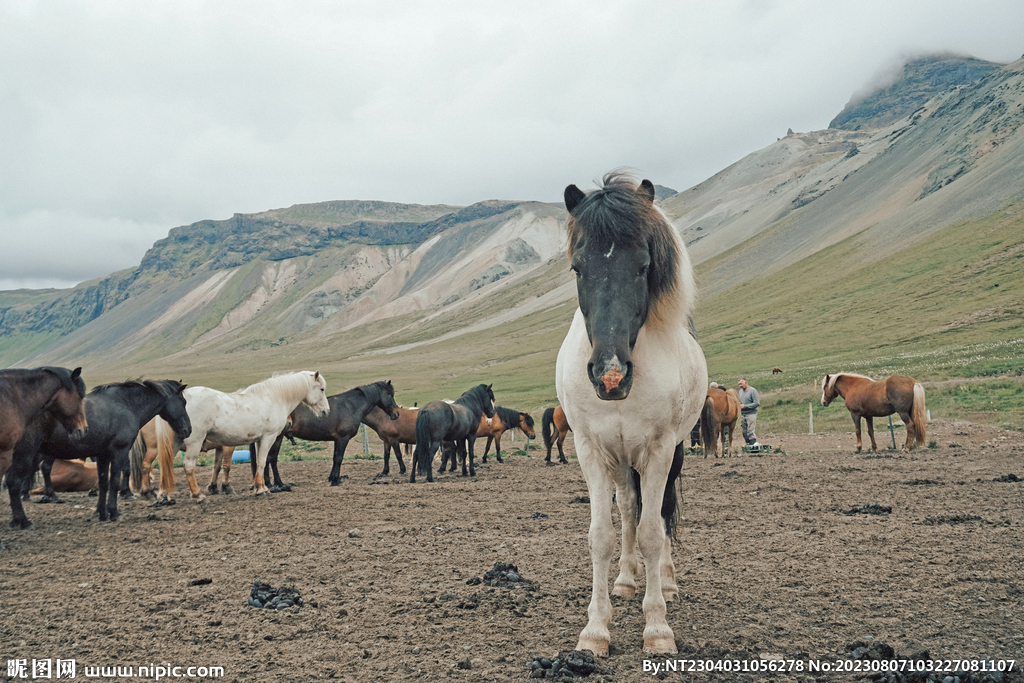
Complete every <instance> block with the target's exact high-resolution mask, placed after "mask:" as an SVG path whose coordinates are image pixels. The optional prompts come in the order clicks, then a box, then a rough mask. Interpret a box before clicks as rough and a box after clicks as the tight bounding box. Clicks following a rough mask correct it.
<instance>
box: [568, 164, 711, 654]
mask: <svg viewBox="0 0 1024 683" xmlns="http://www.w3.org/2000/svg"><path fill="white" fill-rule="evenodd" d="M654 194H655V192H654V185H652V184H651V182H650V181H649V180H644V181H643V182H641V183H640V185H639V186H637V185H635V184H634V181H633V180H632V179H630V178H628V177H625V176H622V175H619V174H609V175H607V176H605V179H604V186H603V187H601V188H600V189H598V190H595V191H593V192H590V193H588V194H584V193H583V192H582V191H581V190H580V189H579V188H577V187H576V186H575V185H569V186H568V187H567V188H566V189H565V207H566V209H568V211H569V220H568V223H567V225H566V230H567V232H568V238H569V239H568V247H569V261H570V263H571V266H572V270H573V271H574V272H575V273H576V289H577V294H578V296H579V309H577V311H576V315H575V317H574V318H573V321H572V326H571V327H570V328H569V332H568V334H567V335H566V337H565V341H564V342H562V347H561V349H560V350H559V352H558V360H557V362H556V365H555V389H556V391H557V393H558V401H559V403H561V405H562V408H563V409H564V410H565V416H566V418H567V419H568V421H569V423H570V424H571V425H572V428H573V433H574V434H575V440H576V453H577V458H578V459H579V463H580V469H581V470H582V471H583V476H584V478H585V479H586V480H587V489H588V490H589V493H590V535H589V538H590V555H591V559H592V562H593V594H592V597H591V600H590V607H589V608H588V610H587V614H588V621H587V626H586V628H584V629H583V631H582V633H580V638H579V642H578V643H577V645H576V649H577V650H584V649H586V650H591V651H593V652H594V654H596V655H598V656H601V657H606V656H608V641H609V632H608V627H609V626H610V624H611V619H612V605H611V601H610V600H609V598H608V569H609V564H610V562H611V559H612V554H613V552H614V551H615V530H614V527H613V526H612V515H611V505H612V489H613V488H614V489H615V492H616V498H615V499H616V501H617V503H618V506H619V514H620V515H621V518H622V557H621V559H620V560H619V575H618V578H616V579H615V594H616V595H620V596H624V597H631V596H632V595H634V593H635V591H636V580H635V575H636V574H637V573H638V572H639V568H640V564H639V561H638V558H637V555H636V546H637V543H638V542H639V546H640V552H641V553H642V554H643V559H644V564H645V565H646V569H647V589H646V593H645V595H644V600H643V611H644V617H645V620H646V627H645V628H644V645H643V647H644V651H645V652H652V653H674V652H676V643H675V636H674V634H673V633H672V629H671V628H670V627H669V625H668V621H667V620H666V618H665V617H666V605H665V601H666V599H669V600H671V599H674V598H675V596H676V595H677V594H678V587H677V586H676V582H675V568H674V567H673V565H672V544H671V539H672V537H673V536H674V531H675V525H676V522H677V521H678V510H677V496H676V479H677V477H678V476H679V472H680V470H681V469H682V466H683V452H684V450H685V444H684V443H683V440H684V439H685V438H686V435H687V434H688V433H689V431H690V427H691V426H692V425H693V423H694V422H696V420H697V417H698V415H699V414H700V412H701V409H702V408H703V406H704V398H705V387H707V383H708V372H707V364H706V362H705V360H704V354H703V352H702V351H701V348H700V346H699V345H698V344H697V339H696V335H695V333H694V330H693V322H692V318H691V317H690V310H691V308H692V306H693V300H694V293H695V292H694V284H693V271H692V268H691V266H690V258H689V256H688V254H687V253H686V247H685V246H684V245H683V242H682V240H681V239H680V238H679V235H678V234H677V233H676V231H675V229H674V228H673V227H672V224H671V223H669V222H668V220H667V219H666V218H665V216H664V214H662V213H661V211H660V210H659V209H657V208H656V207H655V206H654ZM641 503H642V504H641ZM638 518H639V523H638V522H637V519H638Z"/></svg>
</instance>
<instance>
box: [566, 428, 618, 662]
mask: <svg viewBox="0 0 1024 683" xmlns="http://www.w3.org/2000/svg"><path fill="white" fill-rule="evenodd" d="M577 448H579V454H580V455H581V456H583V457H580V459H579V460H580V467H581V468H582V469H583V475H584V478H585V479H586V480H587V489H588V490H589V493H590V532H589V534H588V541H589V544H590V559H591V563H592V565H593V584H592V586H591V593H590V606H589V607H587V625H586V627H585V628H584V629H583V631H581V632H580V638H579V641H578V642H577V643H576V649H577V650H590V651H591V652H593V653H594V654H595V655H597V656H598V657H607V656H608V642H609V639H610V637H611V636H610V634H609V632H608V627H609V626H610V625H611V623H612V602H611V599H609V597H608V569H609V565H610V563H611V560H612V553H613V552H615V528H614V527H613V526H612V501H611V497H612V481H611V479H610V478H609V477H608V474H607V472H606V470H605V469H604V468H603V467H602V466H601V465H600V463H593V462H591V461H590V459H589V458H587V454H586V453H585V452H584V450H583V446H582V444H580V445H578V446H577Z"/></svg>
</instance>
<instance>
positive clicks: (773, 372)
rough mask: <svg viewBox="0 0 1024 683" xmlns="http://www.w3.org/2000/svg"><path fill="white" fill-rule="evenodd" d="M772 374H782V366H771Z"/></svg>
mask: <svg viewBox="0 0 1024 683" xmlns="http://www.w3.org/2000/svg"><path fill="white" fill-rule="evenodd" d="M772 374H773V375H781V374H782V368H772Z"/></svg>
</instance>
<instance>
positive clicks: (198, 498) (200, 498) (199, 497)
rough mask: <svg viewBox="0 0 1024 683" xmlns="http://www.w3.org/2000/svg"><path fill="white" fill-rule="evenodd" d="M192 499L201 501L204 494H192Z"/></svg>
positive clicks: (203, 498)
mask: <svg viewBox="0 0 1024 683" xmlns="http://www.w3.org/2000/svg"><path fill="white" fill-rule="evenodd" d="M192 500H194V501H195V502H197V503H202V502H203V501H204V500H206V496H204V495H203V494H201V493H200V494H198V495H194V496H192Z"/></svg>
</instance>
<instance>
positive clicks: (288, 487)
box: [274, 484, 292, 493]
mask: <svg viewBox="0 0 1024 683" xmlns="http://www.w3.org/2000/svg"><path fill="white" fill-rule="evenodd" d="M274 488H276V489H277V491H278V492H279V493H291V491H292V487H291V484H281V485H280V486H275V487H274Z"/></svg>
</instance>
